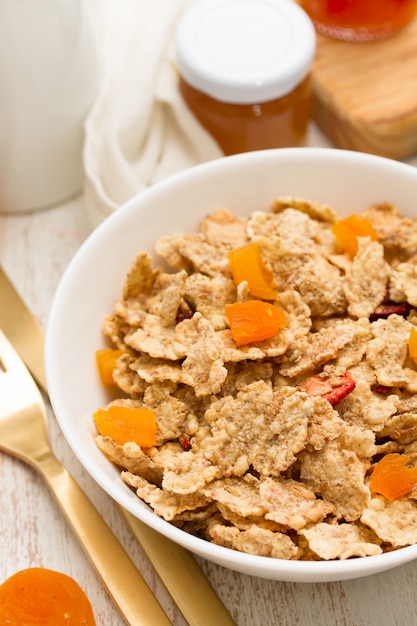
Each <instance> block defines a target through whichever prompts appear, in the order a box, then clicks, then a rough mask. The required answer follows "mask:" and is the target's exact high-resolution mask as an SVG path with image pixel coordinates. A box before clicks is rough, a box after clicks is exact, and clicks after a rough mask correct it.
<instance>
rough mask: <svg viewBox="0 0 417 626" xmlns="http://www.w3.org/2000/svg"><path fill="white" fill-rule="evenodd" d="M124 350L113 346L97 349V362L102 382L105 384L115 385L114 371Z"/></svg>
mask: <svg viewBox="0 0 417 626" xmlns="http://www.w3.org/2000/svg"><path fill="white" fill-rule="evenodd" d="M122 354H123V350H116V349H113V348H102V349H101V350H96V363H97V367H98V371H99V374H100V379H101V382H102V383H104V384H105V385H114V380H113V371H114V368H115V367H116V363H117V359H118V358H119V357H121V356H122Z"/></svg>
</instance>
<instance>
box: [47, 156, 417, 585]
mask: <svg viewBox="0 0 417 626" xmlns="http://www.w3.org/2000/svg"><path fill="white" fill-rule="evenodd" d="M416 198H417V170H416V169H415V168H413V167H411V166H408V165H404V164H402V163H399V162H396V161H392V160H389V159H385V158H382V157H377V156H373V155H368V154H361V153H357V152H349V151H343V150H333V149H322V148H317V149H316V148H294V149H292V148H288V149H280V150H271V151H260V152H254V153H246V154H240V155H236V156H232V157H226V158H222V159H218V160H215V161H212V162H209V163H205V164H203V165H200V166H197V167H194V168H192V169H189V170H186V171H184V172H182V173H180V174H177V175H175V176H173V177H172V178H170V179H167V180H165V181H163V182H161V183H158V184H157V185H155V186H153V187H151V188H149V189H148V190H146V191H145V192H143V193H141V194H140V195H138V196H137V197H135V198H133V199H132V200H130V201H129V202H128V203H127V204H125V205H124V206H122V207H121V208H120V209H118V210H117V211H116V212H115V213H114V214H112V215H111V216H110V217H109V218H107V219H106V220H105V221H104V222H103V223H102V224H101V225H100V226H99V227H98V228H97V229H96V230H95V231H94V232H93V233H92V234H91V235H90V237H89V238H88V239H87V240H86V241H85V243H84V244H83V245H82V247H81V248H80V250H79V251H78V252H77V254H76V255H75V257H74V258H73V260H72V261H71V263H70V264H69V266H68V268H67V270H66V272H65V274H64V276H63V278H62V280H61V282H60V285H59V287H58V289H57V292H56V295H55V298H54V302H53V305H52V309H51V312H50V317H49V321H48V327H47V333H46V369H47V378H48V384H49V388H50V395H51V400H52V404H53V408H54V410H55V413H56V416H57V419H58V422H59V424H60V427H61V429H62V431H63V433H64V436H65V437H66V439H67V441H68V443H69V445H70V446H71V448H72V450H73V451H74V453H75V454H76V456H77V457H78V459H79V460H80V461H81V463H82V464H83V466H84V467H85V469H86V470H87V471H88V472H89V473H90V475H91V476H92V477H93V478H94V479H95V481H96V482H97V483H98V484H99V485H100V487H101V488H103V489H104V490H105V491H106V492H107V493H108V494H109V495H110V496H111V497H112V498H113V499H114V500H115V501H116V502H118V503H119V504H120V505H121V506H122V507H124V508H125V509H127V510H128V511H129V512H130V513H132V514H133V515H134V516H136V517H137V518H138V519H140V520H142V522H144V523H145V524H147V525H149V526H151V527H152V528H154V529H155V530H157V531H158V532H159V533H161V534H162V535H164V536H166V537H168V538H170V539H171V540H173V541H174V542H177V543H178V544H180V545H182V546H183V547H185V548H187V549H188V550H190V551H191V552H192V553H194V554H196V555H199V556H201V557H203V558H206V559H209V560H211V561H213V562H215V563H217V564H219V565H222V566H224V567H228V568H231V569H234V570H236V571H239V572H243V573H246V574H251V575H255V576H260V577H264V578H269V579H275V580H284V581H295V582H322V581H334V580H344V579H349V578H356V577H361V576H366V575H369V574H373V573H377V572H382V571H384V570H387V569H390V568H393V567H396V566H398V565H400V564H403V563H405V562H407V561H410V560H412V559H415V558H416V557H417V545H416V544H417V521H416V520H417V500H416V498H417V487H416V486H415V485H416V483H417V469H416V468H417V365H416V361H415V359H417V347H416V346H417V316H416V310H415V307H417V272H416V261H415V258H416V257H415V255H416V251H417V212H416V200H415V199H416Z"/></svg>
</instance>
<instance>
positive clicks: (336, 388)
mask: <svg viewBox="0 0 417 626" xmlns="http://www.w3.org/2000/svg"><path fill="white" fill-rule="evenodd" d="M301 386H302V387H303V389H304V390H305V391H306V392H307V393H308V394H309V395H310V396H321V397H322V398H324V399H325V400H327V401H328V402H330V404H331V405H332V406H336V405H337V404H339V402H341V401H342V400H343V398H346V396H347V395H348V394H349V393H350V392H351V391H353V390H354V389H355V387H356V383H355V381H354V380H353V378H352V376H351V374H350V373H349V372H345V373H344V374H343V375H342V376H339V379H338V380H336V384H335V379H334V377H333V378H332V382H330V380H329V378H325V377H322V376H319V375H315V376H309V377H308V378H306V380H305V381H304V382H303V384H302V385H301Z"/></svg>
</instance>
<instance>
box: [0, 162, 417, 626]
mask: <svg viewBox="0 0 417 626" xmlns="http://www.w3.org/2000/svg"><path fill="white" fill-rule="evenodd" d="M410 162H411V163H413V164H414V165H417V158H414V159H410ZM89 230H90V226H89V224H88V221H87V218H86V216H85V213H84V209H83V198H82V196H80V197H78V198H75V199H73V200H71V201H68V202H66V203H64V204H63V205H61V206H58V207H55V208H52V209H47V210H44V211H40V212H36V213H32V214H25V215H20V216H6V215H0V263H1V264H2V266H3V268H4V269H5V271H6V272H7V273H8V275H9V277H10V278H11V280H12V281H13V282H14V283H15V285H16V287H17V288H18V290H19V292H20V294H21V295H22V296H23V298H24V299H25V300H26V302H27V304H28V305H29V307H30V308H31V309H32V311H33V312H34V314H35V315H36V317H37V318H38V320H39V321H40V322H41V324H42V325H43V326H45V325H46V323H47V319H48V312H49V308H50V304H51V301H52V298H53V295H54V292H55V289H56V287H57V284H58V282H59V280H60V278H61V275H62V273H63V271H64V270H65V267H66V266H67V264H68V262H69V260H70V259H71V257H72V256H73V255H74V253H75V252H76V251H77V249H78V248H79V246H80V244H81V243H82V242H83V240H84V239H85V237H86V236H87V234H88V233H89ZM49 417H50V435H51V442H52V447H53V449H54V451H55V453H56V455H57V456H58V458H59V459H60V460H62V461H63V463H64V464H65V465H66V467H67V468H68V469H69V471H70V472H71V473H72V474H73V476H74V477H75V478H76V480H77V481H78V482H79V483H80V485H81V486H82V488H83V489H84V490H85V492H86V493H87V494H88V496H89V497H90V498H91V500H92V501H93V502H94V504H95V505H96V507H97V508H98V509H99V511H100V512H101V513H102V515H103V517H104V518H105V519H106V521H107V523H108V524H109V525H110V526H111V528H112V529H113V531H114V532H115V534H116V535H117V536H118V537H119V538H120V540H121V542H122V543H123V544H124V546H125V547H126V548H127V550H128V552H129V553H130V554H131V555H132V558H133V560H134V561H135V563H136V564H137V567H138V568H139V569H140V571H141V572H142V573H143V575H144V577H145V579H146V580H147V582H148V584H149V585H150V587H151V588H152V590H153V591H154V593H155V595H156V596H157V598H158V599H159V600H160V602H161V604H162V605H163V607H164V609H165V610H166V612H167V614H168V616H169V618H170V619H171V621H172V623H173V624H174V626H181V625H182V626H183V625H184V624H185V623H186V622H185V621H184V619H183V617H182V615H181V614H180V612H179V611H178V609H177V608H176V606H175V605H174V603H173V602H172V600H171V598H170V596H169V595H168V593H167V592H166V590H165V588H164V587H163V585H162V583H161V582H160V581H159V579H158V577H157V576H156V574H155V573H154V572H153V570H152V567H151V566H150V564H149V562H148V561H147V558H146V557H145V556H144V554H143V553H142V551H141V549H140V548H139V547H138V545H137V544H136V543H135V540H134V538H133V536H132V535H131V533H130V530H128V529H127V527H126V525H125V522H124V520H123V519H122V517H121V516H120V513H119V512H118V510H117V508H116V507H115V506H114V504H113V502H112V501H111V499H110V498H109V497H108V496H107V495H106V494H105V493H104V492H103V491H102V490H101V488H100V487H98V486H97V485H96V484H95V483H94V482H93V480H92V479H91V478H90V477H89V476H88V475H87V474H86V472H85V471H84V470H83V468H82V467H81V466H80V464H79V462H78V461H77V460H76V459H75V458H74V455H73V454H72V452H71V451H70V449H69V447H68V445H67V444H66V442H65V440H64V437H63V435H62V433H61V432H60V430H59V427H58V425H57V423H56V421H55V419H54V417H53V415H50V416H49ZM198 562H199V563H200V564H201V567H202V569H203V570H204V572H205V573H206V574H207V576H208V577H209V579H210V581H211V582H212V585H213V586H214V588H215V589H216V590H217V592H218V594H219V596H220V597H221V598H222V600H223V602H224V604H225V605H226V607H227V608H228V609H229V611H230V613H231V615H232V617H233V619H234V620H235V622H236V624H237V625H238V626H297V625H303V626H310V625H311V626H314V625H316V624H317V625H319V626H380V625H381V624H386V625H387V626H403V625H404V626H410V625H411V624H416V623H417V607H416V589H417V562H416V563H410V564H408V565H406V566H403V567H399V568H397V569H395V570H392V571H391V572H388V573H384V574H378V575H374V576H370V577H367V578H362V579H359V580H352V581H347V582H340V583H321V584H294V583H281V582H274V581H269V580H263V579H260V578H252V577H249V576H246V575H242V574H239V573H236V572H233V571H229V570H226V569H223V568H222V567H220V566H217V565H214V564H211V563H209V562H206V561H204V560H202V559H198ZM33 566H42V567H49V568H52V569H56V570H59V571H62V572H65V573H66V574H68V575H70V576H72V577H74V578H75V579H76V580H77V581H78V582H79V584H80V585H81V586H82V587H83V589H84V590H85V591H86V593H87V595H88V597H89V598H90V601H91V603H92V605H93V608H94V613H95V616H96V620H97V625H98V626H121V625H122V624H124V621H123V620H122V618H121V617H120V615H119V614H118V612H117V610H116V609H115V607H114V606H113V604H112V601H111V600H110V598H109V597H108V595H107V593H106V591H105V590H104V588H103V586H102V584H101V582H100V580H99V578H98V577H97V576H96V574H95V572H94V570H93V569H92V568H91V566H90V564H89V562H88V560H87V558H86V557H85V555H84V553H83V552H82V550H81V549H80V547H79V545H78V544H77V542H76V540H75V539H74V537H73V535H72V532H71V530H70V529H69V527H68V526H67V524H66V522H65V520H64V518H63V516H62V514H61V512H60V510H59V509H58V507H57V505H56V504H55V501H54V500H53V498H52V496H51V495H50V494H49V491H48V489H47V488H46V486H45V485H44V484H43V482H42V479H41V478H40V477H39V476H38V475H37V474H36V473H35V472H34V471H33V470H32V469H30V468H29V467H26V466H25V465H23V464H22V463H21V462H19V461H17V460H14V459H12V458H9V457H8V456H6V455H4V454H1V453H0V582H2V581H3V580H4V579H5V578H6V577H8V576H10V575H12V574H13V573H14V572H16V571H18V570H20V569H23V568H27V567H33ZM191 593H193V590H192V589H190V594H191ZM219 626H221V624H219Z"/></svg>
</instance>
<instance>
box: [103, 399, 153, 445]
mask: <svg viewBox="0 0 417 626" xmlns="http://www.w3.org/2000/svg"><path fill="white" fill-rule="evenodd" d="M94 421H95V424H96V427H97V430H98V432H99V433H100V435H102V436H103V437H110V438H111V439H113V441H115V442H116V443H118V444H119V445H121V446H123V445H124V444H125V443H128V442H130V441H133V442H135V443H136V444H137V445H138V446H140V447H141V448H151V447H152V446H154V445H155V443H156V416H155V413H154V412H153V411H151V409H146V408H145V407H130V406H121V405H117V404H112V405H110V406H108V407H106V408H102V409H98V410H97V411H96V412H95V413H94Z"/></svg>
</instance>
